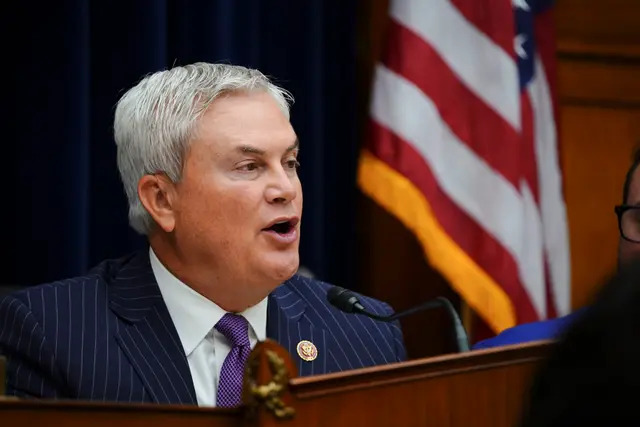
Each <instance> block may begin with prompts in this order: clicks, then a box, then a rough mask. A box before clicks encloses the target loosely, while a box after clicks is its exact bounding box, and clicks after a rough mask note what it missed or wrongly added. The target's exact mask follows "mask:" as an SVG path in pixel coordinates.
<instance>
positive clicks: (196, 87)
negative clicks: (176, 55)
mask: <svg viewBox="0 0 640 427" xmlns="http://www.w3.org/2000/svg"><path fill="white" fill-rule="evenodd" d="M237 91H265V92H267V93H268V94H270V95H271V96H273V98H274V99H275V101H276V102H277V103H278V105H279V106H280V108H281V109H282V112H283V113H284V114H285V116H286V117H287V119H289V105H290V103H291V102H293V97H292V95H291V94H290V93H289V92H287V91H286V90H285V89H282V88H280V87H278V86H276V85H274V84H273V83H272V82H271V81H270V80H269V79H268V78H267V77H266V76H265V75H264V74H262V73H261V72H260V71H258V70H253V69H249V68H245V67H241V66H237V65H227V64H208V63H204V62H198V63H194V64H190V65H185V66H182V67H175V68H172V69H170V70H165V71H160V72H157V73H153V74H150V75H148V76H146V77H144V78H143V79H142V80H141V81H140V82H139V83H138V84H137V85H136V86H134V87H133V88H131V89H129V90H128V91H127V92H126V93H125V94H124V95H123V96H122V98H120V100H119V101H118V104H117V106H116V111H115V119H114V126H113V129H114V137H115V141H116V145H117V147H118V169H119V171H120V178H121V179H122V183H123V184H124V189H125V192H126V194H127V199H128V201H129V224H130V225H131V227H132V228H133V229H134V230H136V231H137V232H138V233H140V234H148V233H149V231H150V230H151V228H152V226H153V219H152V218H151V215H149V213H148V212H147V211H146V209H145V208H144V206H143V205H142V203H141V202H140V198H139V197H138V182H139V181H140V179H141V178H142V177H143V176H144V175H147V174H153V173H158V172H163V173H165V174H166V175H167V176H168V177H169V179H171V180H172V181H173V182H178V181H179V180H180V177H181V172H182V166H183V160H184V159H183V157H184V154H185V153H186V152H187V148H188V144H189V142H190V141H191V140H192V139H193V138H194V136H195V132H196V131H197V123H198V119H199V118H200V116H201V115H202V114H203V113H204V112H205V111H206V109H207V107H208V106H209V105H210V104H211V103H212V102H213V101H214V100H215V99H216V98H218V97H219V96H221V95H224V94H226V93H229V92H237Z"/></svg>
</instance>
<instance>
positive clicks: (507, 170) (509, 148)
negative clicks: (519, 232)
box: [383, 20, 522, 187]
mask: <svg viewBox="0 0 640 427" xmlns="http://www.w3.org/2000/svg"><path fill="white" fill-rule="evenodd" d="M388 34H389V43H390V44H389V49H388V50H387V54H386V57H385V58H384V59H383V63H384V65H385V66H387V67H388V68H389V69H390V70H392V71H393V72H395V73H397V74H400V75H401V76H403V77H404V78H406V79H407V80H409V81H410V82H412V83H413V84H414V85H416V86H417V87H418V88H420V90H421V91H422V92H424V93H425V94H426V95H427V96H428V97H429V99H431V100H432V101H433V102H434V104H435V105H436V107H437V108H438V111H439V113H440V116H441V117H442V119H443V120H444V122H445V123H447V125H448V126H449V128H450V129H451V131H452V132H453V133H454V134H455V135H456V136H457V137H458V138H459V139H460V140H461V141H462V142H463V143H465V144H466V145H467V146H468V147H469V148H470V149H471V150H473V151H474V152H475V153H476V154H477V155H478V156H479V157H481V158H482V159H483V160H484V161H485V162H487V163H488V164H489V166H491V167H492V168H493V169H494V170H496V172H497V173H499V174H501V175H502V176H504V177H505V179H507V180H508V181H509V182H511V183H512V184H513V185H514V186H515V187H519V182H520V178H521V176H522V168H521V166H520V164H519V162H518V159H520V158H521V156H520V148H521V144H520V136H519V135H518V133H517V132H516V130H515V129H513V128H512V127H511V126H510V125H509V124H508V123H507V122H506V121H505V120H504V119H503V118H502V117H500V115H498V113H496V112H495V111H494V110H492V109H491V108H490V107H489V106H488V105H487V104H486V103H485V102H484V101H482V100H481V99H480V98H478V97H477V96H476V95H475V94H474V93H473V92H472V91H471V90H470V89H469V88H467V87H466V86H465V85H464V84H462V83H461V82H460V80H458V78H457V76H456V75H455V74H454V73H453V72H452V71H451V69H450V68H449V67H448V66H447V64H446V63H445V62H444V60H443V59H442V58H441V57H440V55H439V54H438V53H437V52H436V51H435V50H434V49H433V48H432V47H431V46H430V45H429V44H428V43H426V42H425V41H424V40H423V39H422V38H420V37H419V36H418V35H417V34H415V33H414V32H412V31H411V30H409V29H407V28H405V27H403V26H402V25H401V24H399V23H397V22H396V21H394V20H392V22H391V24H390V28H389V31H388ZM498 147H499V149H497V148H498Z"/></svg>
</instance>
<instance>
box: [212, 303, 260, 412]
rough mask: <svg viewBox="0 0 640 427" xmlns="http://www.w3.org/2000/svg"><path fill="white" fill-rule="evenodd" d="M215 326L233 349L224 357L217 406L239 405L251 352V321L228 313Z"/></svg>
mask: <svg viewBox="0 0 640 427" xmlns="http://www.w3.org/2000/svg"><path fill="white" fill-rule="evenodd" d="M215 328H216V329H217V330H218V331H219V332H220V333H221V334H222V335H224V336H225V337H226V338H227V340H229V343H230V344H231V351H229V354H228V355H227V358H226V359H224V363H223V364H222V369H221V370H220V381H219V382H218V393H217V396H216V406H219V407H224V408H229V407H233V406H238V405H240V403H241V399H242V380H243V378H244V368H245V365H246V364H247V359H248V358H249V353H250V352H251V345H250V344H249V323H248V322H247V319H245V318H244V317H242V316H240V315H237V314H233V313H227V314H225V315H224V316H222V319H220V321H219V322H218V323H216V326H215Z"/></svg>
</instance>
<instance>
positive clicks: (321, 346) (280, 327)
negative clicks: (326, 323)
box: [267, 279, 330, 376]
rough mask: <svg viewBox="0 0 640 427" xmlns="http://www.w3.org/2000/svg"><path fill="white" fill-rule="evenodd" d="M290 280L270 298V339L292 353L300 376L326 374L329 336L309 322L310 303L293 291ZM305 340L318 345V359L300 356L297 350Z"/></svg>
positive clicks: (268, 310) (268, 333) (268, 323)
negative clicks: (307, 358) (308, 359)
mask: <svg viewBox="0 0 640 427" xmlns="http://www.w3.org/2000/svg"><path fill="white" fill-rule="evenodd" d="M291 280H293V279H291ZM291 280H289V281H287V282H285V283H284V284H282V285H281V286H279V287H278V288H277V289H275V290H274V291H273V292H272V293H271V294H270V295H269V303H268V308H267V336H268V337H269V338H270V339H272V340H275V341H277V342H278V343H279V344H280V345H281V346H283V347H284V348H285V349H286V350H287V351H288V352H289V354H290V355H291V358H292V359H293V361H294V363H295V364H296V365H297V366H298V374H299V375H300V376H308V375H320V374H323V373H326V372H327V359H328V351H329V349H328V348H327V344H328V337H327V333H326V331H325V330H324V329H322V328H317V327H314V326H313V325H312V324H311V323H310V322H309V320H308V318H307V316H306V315H305V312H306V309H307V302H306V301H305V300H304V299H303V298H301V296H300V295H299V293H298V292H296V291H295V290H294V289H293V286H292V282H291ZM329 339H330V337H329ZM303 340H306V341H309V342H311V343H313V344H314V345H315V347H316V349H317V357H316V358H315V359H314V360H310V361H307V360H304V359H303V358H302V357H301V356H300V353H299V352H298V348H297V347H298V344H299V343H300V341H303Z"/></svg>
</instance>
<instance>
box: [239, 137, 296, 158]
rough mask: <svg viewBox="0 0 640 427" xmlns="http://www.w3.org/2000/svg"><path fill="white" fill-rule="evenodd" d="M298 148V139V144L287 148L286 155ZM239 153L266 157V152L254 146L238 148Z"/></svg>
mask: <svg viewBox="0 0 640 427" xmlns="http://www.w3.org/2000/svg"><path fill="white" fill-rule="evenodd" d="M298 147H300V140H299V139H297V138H296V142H294V143H293V144H291V145H290V146H288V147H287V149H286V150H285V154H286V153H290V152H292V151H294V150H296V149H297V148H298ZM238 151H241V152H242V153H251V154H257V155H259V156H264V155H265V154H266V151H264V150H263V149H261V148H258V147H254V146H253V145H240V146H239V147H238Z"/></svg>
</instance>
